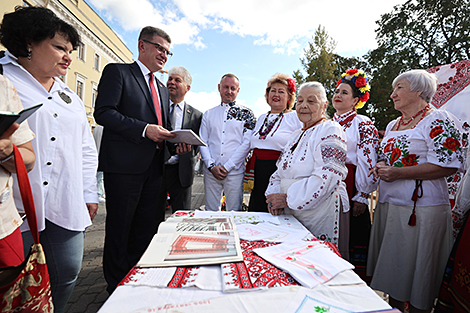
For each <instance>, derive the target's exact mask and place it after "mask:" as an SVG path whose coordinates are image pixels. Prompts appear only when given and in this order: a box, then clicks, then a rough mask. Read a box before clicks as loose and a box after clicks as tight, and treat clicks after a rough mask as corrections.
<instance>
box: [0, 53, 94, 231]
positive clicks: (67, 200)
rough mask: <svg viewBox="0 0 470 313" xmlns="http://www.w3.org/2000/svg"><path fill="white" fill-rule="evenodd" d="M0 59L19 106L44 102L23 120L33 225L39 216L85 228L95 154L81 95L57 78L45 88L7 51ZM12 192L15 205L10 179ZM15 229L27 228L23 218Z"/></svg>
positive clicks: (42, 222) (68, 226)
mask: <svg viewBox="0 0 470 313" xmlns="http://www.w3.org/2000/svg"><path fill="white" fill-rule="evenodd" d="M0 63H1V64H3V73H4V75H5V76H6V77H8V78H9V79H10V80H11V81H12V83H13V85H14V86H15V88H16V89H17V91H18V94H19V96H20V99H21V102H22V103H23V106H24V107H25V108H29V107H31V106H33V105H36V104H38V103H43V104H44V105H43V106H42V107H41V108H40V109H39V110H38V111H37V112H36V113H34V114H33V115H32V116H31V117H30V118H29V119H28V122H29V126H30V127H31V130H33V132H34V133H35V134H36V138H35V139H34V140H32V141H31V143H32V145H33V148H34V151H35V152H36V165H35V166H34V169H33V170H32V171H31V172H29V179H30V182H31V187H32V190H33V197H34V204H35V206H36V214H37V220H38V226H39V230H40V231H41V230H43V229H44V228H45V218H47V219H48V220H49V221H51V222H52V223H54V224H56V225H58V226H60V227H63V228H65V229H68V230H72V231H83V230H85V228H86V227H88V226H90V225H91V220H90V215H89V213H88V209H87V206H86V203H98V191H97V186H96V169H97V167H98V155H97V152H96V146H95V142H94V140H93V136H92V134H91V130H90V126H89V125H88V119H87V117H86V112H85V107H84V105H83V102H82V100H80V98H79V97H78V96H77V95H76V94H75V93H74V92H73V91H72V90H71V89H70V88H69V87H67V85H65V84H64V83H63V82H62V81H61V80H60V79H58V78H56V79H55V82H54V85H53V86H52V88H51V90H50V91H47V90H46V89H44V87H43V86H42V85H41V84H39V82H38V81H37V80H36V79H35V78H34V77H33V76H32V75H31V74H30V73H29V72H28V71H26V70H25V69H24V68H23V67H22V66H21V65H19V64H18V63H17V61H16V59H15V57H14V56H13V55H12V54H10V53H9V52H8V51H7V52H6V56H5V57H4V58H1V59H0ZM61 96H62V97H61ZM67 97H68V98H67ZM64 98H65V99H67V101H68V100H71V101H70V103H66V101H64ZM14 194H15V195H17V196H16V197H15V199H16V205H17V207H18V208H19V209H20V210H21V208H22V207H23V205H22V202H21V199H20V197H19V191H18V189H17V183H16V182H15V184H14ZM25 227H26V228H25ZM21 229H22V230H23V231H24V230H26V229H28V228H27V223H23V225H22V226H21Z"/></svg>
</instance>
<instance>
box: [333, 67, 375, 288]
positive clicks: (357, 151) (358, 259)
mask: <svg viewBox="0 0 470 313" xmlns="http://www.w3.org/2000/svg"><path fill="white" fill-rule="evenodd" d="M369 90H370V86H369V83H368V79H367V76H366V74H365V73H364V72H363V71H361V70H359V71H358V70H357V69H350V70H348V71H346V73H344V74H343V75H342V77H341V79H340V80H339V81H338V83H337V87H336V91H335V93H334V95H333V101H332V102H333V107H334V108H335V110H336V113H335V115H334V116H333V120H334V121H337V122H338V123H339V124H340V125H341V126H342V127H343V130H344V132H345V133H346V138H347V143H348V154H347V156H346V166H347V167H348V176H347V177H346V181H345V182H346V189H347V190H348V196H349V205H350V207H351V210H350V215H349V216H347V217H349V218H350V229H349V261H350V262H351V263H352V264H354V266H355V269H354V271H355V272H356V273H357V274H358V275H359V276H360V277H361V278H362V279H363V280H365V281H367V282H370V277H367V276H366V262H367V250H368V248H369V239H370V228H371V221H370V211H369V194H370V193H371V192H373V191H374V190H376V189H377V183H378V181H377V179H376V178H375V177H374V176H373V175H368V173H369V171H370V170H371V169H372V168H373V167H374V165H375V164H376V163H377V151H378V147H379V136H378V131H377V128H375V126H374V124H372V121H371V120H370V118H368V117H367V116H364V115H359V114H357V111H356V110H357V109H360V108H362V107H363V106H364V104H365V103H366V101H367V100H368V98H369Z"/></svg>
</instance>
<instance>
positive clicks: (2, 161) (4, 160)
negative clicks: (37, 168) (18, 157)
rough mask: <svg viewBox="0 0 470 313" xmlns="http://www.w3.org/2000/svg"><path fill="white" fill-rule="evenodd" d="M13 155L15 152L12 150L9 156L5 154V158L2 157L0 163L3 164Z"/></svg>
mask: <svg viewBox="0 0 470 313" xmlns="http://www.w3.org/2000/svg"><path fill="white" fill-rule="evenodd" d="M14 156H15V153H14V152H12V153H11V154H10V155H9V156H7V157H6V158H4V159H3V160H0V164H3V163H5V162H7V161H9V160H10V159H12V158H13V157H14Z"/></svg>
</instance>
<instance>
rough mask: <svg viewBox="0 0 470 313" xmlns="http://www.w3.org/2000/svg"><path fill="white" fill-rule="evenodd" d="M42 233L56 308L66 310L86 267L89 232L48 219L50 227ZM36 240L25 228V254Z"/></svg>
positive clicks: (41, 237)
mask: <svg viewBox="0 0 470 313" xmlns="http://www.w3.org/2000/svg"><path fill="white" fill-rule="evenodd" d="M39 236H40V239H39V240H40V242H41V244H42V246H43V248H44V253H45V254H46V262H47V269H48V270H49V277H50V279H51V292H52V302H53V303H54V312H55V313H62V312H63V311H64V310H65V306H66V305H67V302H68V301H69V298H70V295H71V294H72V291H73V288H74V287H75V283H76V281H77V277H78V273H80V269H81V267H82V259H83V246H84V238H85V232H83V231H71V230H67V229H65V228H62V227H60V226H57V225H56V224H54V223H51V222H50V221H48V220H46V228H45V229H44V230H43V231H42V232H41V233H40V234H39ZM33 242H34V241H33V237H32V236H31V232H30V231H27V232H23V244H24V248H25V255H28V254H29V248H30V247H31V245H32V244H33Z"/></svg>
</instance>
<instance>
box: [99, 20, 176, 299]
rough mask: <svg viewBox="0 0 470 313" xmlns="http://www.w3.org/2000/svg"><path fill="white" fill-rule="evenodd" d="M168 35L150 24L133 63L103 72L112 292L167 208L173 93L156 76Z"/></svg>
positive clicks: (102, 166)
mask: <svg viewBox="0 0 470 313" xmlns="http://www.w3.org/2000/svg"><path fill="white" fill-rule="evenodd" d="M170 42H171V39H170V36H168V34H167V33H166V32H164V31H163V30H161V29H158V28H154V27H150V26H147V27H145V28H143V29H142V31H141V32H140V35H139V42H138V47H139V57H138V60H137V61H136V62H134V63H132V64H108V65H107V66H106V67H105V68H104V70H103V74H102V76H101V80H100V83H99V86H98V97H97V99H96V105H95V113H94V116H95V120H96V122H97V123H98V124H100V125H103V126H104V132H103V137H102V141H101V149H100V155H99V170H100V171H103V172H104V186H105V191H106V230H105V243H104V254H103V271H104V276H105V279H106V281H107V283H108V288H107V290H108V292H109V293H112V292H113V291H114V289H115V288H116V286H117V285H118V284H119V282H120V281H121V280H122V279H123V278H124V276H125V275H126V274H127V273H128V272H129V270H130V269H131V268H132V266H134V265H135V264H136V263H137V261H138V260H139V259H140V257H141V256H142V254H143V253H144V251H145V249H146V248H147V247H148V245H149V243H150V241H151V239H152V237H153V236H154V234H155V233H156V230H157V227H158V225H159V223H160V222H161V221H163V219H164V212H159V211H158V210H157V198H158V191H159V189H160V186H161V181H162V175H163V170H164V162H165V160H166V159H168V157H169V154H168V149H167V148H166V145H165V142H164V141H165V140H166V139H170V138H174V137H175V135H174V134H171V133H170V132H169V131H168V130H167V129H168V128H169V126H170V125H169V122H168V117H169V92H168V89H167V88H166V87H165V86H164V85H163V84H162V83H161V82H160V81H159V80H158V79H156V78H155V76H154V73H156V72H157V71H159V70H161V69H162V68H163V66H164V65H165V63H166V61H167V60H168V58H169V57H170V56H171V52H170V51H169V49H170Z"/></svg>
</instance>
